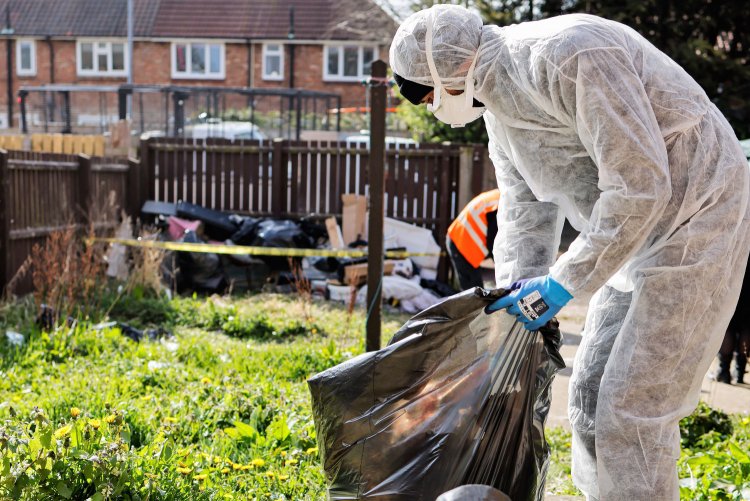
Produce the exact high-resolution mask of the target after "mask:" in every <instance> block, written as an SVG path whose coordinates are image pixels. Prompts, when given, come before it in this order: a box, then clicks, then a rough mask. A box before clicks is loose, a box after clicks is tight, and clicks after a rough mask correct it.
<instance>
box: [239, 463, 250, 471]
mask: <svg viewBox="0 0 750 501" xmlns="http://www.w3.org/2000/svg"><path fill="white" fill-rule="evenodd" d="M252 469H253V465H251V464H243V465H242V466H240V470H242V471H247V470H252Z"/></svg>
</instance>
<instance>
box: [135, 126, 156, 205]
mask: <svg viewBox="0 0 750 501" xmlns="http://www.w3.org/2000/svg"><path fill="white" fill-rule="evenodd" d="M149 141H151V140H150V139H141V148H140V156H141V158H140V161H141V165H140V169H139V170H140V172H139V173H138V183H139V188H138V193H139V195H140V197H141V204H143V202H145V201H146V200H151V199H152V198H153V197H152V196H151V190H152V189H153V186H154V178H153V173H154V170H155V169H154V163H153V159H152V156H153V155H152V150H151V148H150V144H149Z"/></svg>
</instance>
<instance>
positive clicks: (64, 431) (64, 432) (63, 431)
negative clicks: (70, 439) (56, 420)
mask: <svg viewBox="0 0 750 501" xmlns="http://www.w3.org/2000/svg"><path fill="white" fill-rule="evenodd" d="M72 429H73V425H72V424H68V425H65V426H63V427H62V428H60V429H58V430H57V431H56V432H55V438H57V439H60V438H63V437H67V436H68V435H69V434H70V430H72Z"/></svg>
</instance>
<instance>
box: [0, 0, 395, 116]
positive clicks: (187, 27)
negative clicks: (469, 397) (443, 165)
mask: <svg viewBox="0 0 750 501" xmlns="http://www.w3.org/2000/svg"><path fill="white" fill-rule="evenodd" d="M292 9H293V10H292ZM7 21H9V26H8V22H7ZM292 23H293V24H292ZM0 26H4V27H5V28H6V29H5V30H3V31H4V34H3V35H0V39H2V38H4V39H5V40H3V42H2V43H0V46H3V45H4V46H5V47H4V48H2V49H0V68H2V69H3V71H2V72H3V73H7V70H6V69H7V68H8V67H9V64H8V59H7V56H6V54H7V53H8V52H10V53H11V61H10V67H11V69H12V73H11V75H10V78H11V79H12V89H11V92H10V93H9V92H8V75H7V74H6V77H5V78H0V128H6V127H7V119H8V99H9V97H11V98H12V101H11V103H12V106H13V108H14V109H13V116H14V123H13V128H14V129H17V128H18V122H19V119H18V113H19V110H18V106H17V104H16V102H15V99H16V96H17V91H18V89H19V87H20V86H40V85H47V84H84V85H120V84H123V83H126V82H127V73H128V68H129V61H128V58H129V56H128V50H127V48H128V44H127V0H54V1H50V0H0ZM7 28H10V30H12V31H10V33H8V32H9V30H8V29H7ZM396 28H397V23H396V22H395V21H394V20H393V19H392V18H391V17H390V16H389V15H388V14H387V13H386V12H385V11H383V10H382V9H381V8H380V7H379V6H378V5H377V3H375V1H374V0H134V43H133V65H132V68H133V76H132V80H133V83H134V84H157V85H165V84H172V85H187V86H198V85H208V86H225V87H253V88H275V87H276V88H278V87H283V88H289V87H297V88H302V89H306V90H318V91H324V92H335V93H339V94H341V96H342V98H343V99H342V105H343V106H363V105H364V104H365V94H366V88H365V87H364V86H363V85H362V80H363V79H364V78H366V76H367V74H368V72H369V63H370V62H371V61H372V60H374V59H377V58H380V59H386V58H387V50H388V44H389V43H390V39H391V37H392V36H393V33H394V32H395V30H396ZM9 45H10V47H9ZM107 99H108V100H110V99H114V96H107Z"/></svg>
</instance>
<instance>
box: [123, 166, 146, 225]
mask: <svg viewBox="0 0 750 501" xmlns="http://www.w3.org/2000/svg"><path fill="white" fill-rule="evenodd" d="M140 170H141V162H140V161H139V160H138V159H137V158H128V179H127V190H126V193H125V197H126V200H127V206H126V207H125V210H126V211H127V213H128V215H129V216H130V217H131V218H133V223H135V220H136V219H138V217H139V216H140V213H141V206H142V205H143V200H142V198H141V182H140Z"/></svg>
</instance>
